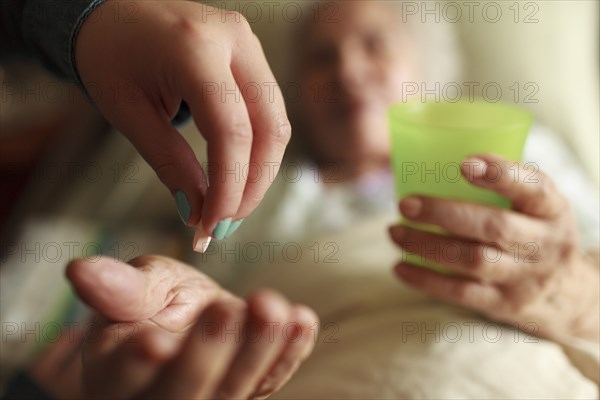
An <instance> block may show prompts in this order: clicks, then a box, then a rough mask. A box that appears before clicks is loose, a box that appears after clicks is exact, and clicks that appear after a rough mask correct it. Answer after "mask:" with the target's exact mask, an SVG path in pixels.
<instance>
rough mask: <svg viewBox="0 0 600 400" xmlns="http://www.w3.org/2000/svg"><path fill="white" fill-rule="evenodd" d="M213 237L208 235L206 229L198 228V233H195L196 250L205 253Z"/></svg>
mask: <svg viewBox="0 0 600 400" xmlns="http://www.w3.org/2000/svg"><path fill="white" fill-rule="evenodd" d="M211 239H212V238H211V237H210V236H206V233H205V232H204V229H202V228H196V233H194V251H196V252H198V253H204V252H205V251H206V249H208V245H209V244H210V240H211Z"/></svg>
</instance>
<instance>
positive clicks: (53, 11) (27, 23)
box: [0, 0, 106, 84]
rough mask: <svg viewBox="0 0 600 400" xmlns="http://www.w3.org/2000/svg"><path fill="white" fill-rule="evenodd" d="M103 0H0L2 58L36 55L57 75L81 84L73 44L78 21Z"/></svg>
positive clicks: (77, 31)
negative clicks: (17, 55)
mask: <svg viewBox="0 0 600 400" xmlns="http://www.w3.org/2000/svg"><path fill="white" fill-rule="evenodd" d="M104 1H106V0H59V1H56V0H0V3H1V4H2V5H1V6H0V12H1V18H0V21H1V22H2V28H0V35H1V37H0V43H1V53H2V55H1V56H2V58H8V57H11V56H13V55H16V54H21V55H29V56H34V57H36V58H38V59H39V60H40V61H41V62H42V63H43V64H44V65H45V66H46V67H47V68H48V69H50V70H51V71H52V72H54V73H56V74H57V75H59V76H61V77H63V78H66V79H68V80H71V81H75V82H77V83H79V84H81V82H80V80H79V77H78V74H77V68H76V66H75V53H74V45H75V40H76V38H77V34H78V33H79V29H80V28H81V25H82V23H83V22H84V21H85V19H86V18H87V17H88V16H89V15H90V13H91V12H92V11H94V9H96V7H98V6H99V5H100V4H102V3H103V2H104Z"/></svg>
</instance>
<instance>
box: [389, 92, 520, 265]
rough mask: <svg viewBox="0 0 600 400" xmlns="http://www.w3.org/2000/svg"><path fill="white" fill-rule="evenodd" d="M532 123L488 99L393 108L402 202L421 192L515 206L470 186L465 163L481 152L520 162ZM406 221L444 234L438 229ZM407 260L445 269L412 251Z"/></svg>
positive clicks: (393, 145)
mask: <svg viewBox="0 0 600 400" xmlns="http://www.w3.org/2000/svg"><path fill="white" fill-rule="evenodd" d="M531 123H532V116H531V114H530V113H529V112H528V111H526V110H523V109H521V108H519V107H516V106H513V105H508V104H504V103H488V102H485V101H483V100H477V101H473V102H470V101H458V102H454V103H444V102H442V103H439V102H438V103H434V102H431V103H428V102H408V103H399V104H394V105H392V106H391V108H390V110H389V124H390V131H391V152H392V153H391V160H392V169H393V172H394V179H395V185H396V196H397V198H398V200H401V199H403V198H404V197H407V196H409V195H413V194H418V195H427V196H435V197H441V198H446V199H459V200H468V201H472V202H477V203H482V204H488V205H491V206H496V207H502V208H510V201H509V200H508V199H506V198H504V197H502V196H500V195H499V194H497V193H495V192H493V191H491V190H485V189H480V188H477V187H475V186H473V185H471V184H469V183H468V182H467V180H466V179H465V178H463V177H462V175H461V172H460V164H461V162H462V161H463V160H464V159H465V158H466V157H468V156H470V155H473V154H477V153H494V154H497V155H500V156H503V157H505V158H508V159H510V160H514V161H521V158H522V155H523V148H524V145H525V139H526V138H527V133H528V132H529V128H530V127H531ZM401 222H402V223H403V224H406V225H410V226H413V227H417V228H419V229H422V230H427V231H432V232H438V233H443V231H442V230H441V228H439V227H436V226H431V225H424V224H414V223H409V222H408V221H401ZM405 260H406V261H407V262H410V263H413V264H417V265H422V266H426V267H431V268H434V269H436V270H438V271H443V272H445V271H446V269H445V268H444V267H442V266H441V265H439V264H437V263H434V262H432V261H429V260H425V259H423V258H421V257H420V256H417V255H415V254H412V253H407V254H406V258H405Z"/></svg>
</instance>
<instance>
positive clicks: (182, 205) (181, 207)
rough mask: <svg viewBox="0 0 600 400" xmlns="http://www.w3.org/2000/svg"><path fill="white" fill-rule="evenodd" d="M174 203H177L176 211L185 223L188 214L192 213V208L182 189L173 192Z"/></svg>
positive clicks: (188, 217) (188, 216)
mask: <svg viewBox="0 0 600 400" xmlns="http://www.w3.org/2000/svg"><path fill="white" fill-rule="evenodd" d="M175 204H177V211H178V212H179V216H180V217H181V220H182V221H183V223H184V224H186V225H187V222H188V220H189V219H190V215H192V208H191V207H190V203H189V201H188V199H187V196H186V195H185V193H183V192H182V191H179V192H177V193H175Z"/></svg>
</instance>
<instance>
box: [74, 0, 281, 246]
mask: <svg viewBox="0 0 600 400" xmlns="http://www.w3.org/2000/svg"><path fill="white" fill-rule="evenodd" d="M75 56H76V66H77V69H78V72H79V75H80V78H81V80H82V81H83V83H84V85H85V86H86V88H87V90H88V94H89V96H90V97H91V98H92V99H93V100H95V102H96V104H97V105H98V108H99V109H100V111H101V112H102V113H103V114H104V116H105V117H106V118H107V119H108V121H109V122H111V123H112V124H113V125H114V126H115V127H116V128H117V129H119V130H120V131H121V132H123V134H125V135H126V136H127V138H128V139H129V140H130V141H131V142H132V143H133V145H134V146H135V147H136V148H137V150H138V151H139V152H140V154H141V155H142V156H143V157H144V158H145V159H146V161H147V162H148V163H149V164H150V166H151V167H152V168H153V169H154V171H155V172H156V173H157V175H158V177H159V178H160V180H161V181H162V182H163V183H164V184H165V185H166V186H167V188H168V189H169V190H170V191H171V192H172V194H173V195H174V196H175V198H176V201H177V205H178V209H179V211H180V214H181V216H182V219H183V220H184V221H185V223H186V224H188V225H190V226H196V225H198V224H201V225H202V227H203V228H204V231H205V232H206V233H207V234H208V235H212V236H216V237H217V238H219V239H220V238H222V237H223V236H224V235H225V234H227V233H232V232H228V230H229V229H228V226H229V224H230V223H231V222H232V221H233V222H236V221H239V220H240V219H242V218H244V217H246V216H248V215H249V214H250V213H251V212H252V210H254V208H255V207H256V206H257V205H258V204H259V202H260V201H261V199H262V198H263V196H264V195H265V192H266V191H267V189H268V188H269V186H270V184H271V183H272V181H273V179H274V173H276V171H277V170H278V168H279V164H280V162H281V159H282V156H283V153H284V150H285V148H286V145H287V143H288V141H289V139H290V134H291V128H290V124H289V122H288V118H287V115H286V111H285V106H284V102H283V97H282V95H281V92H280V90H279V88H278V87H277V86H276V81H275V78H274V77H273V74H272V72H271V70H270V68H269V66H268V64H267V61H266V59H265V56H264V54H263V51H262V48H261V45H260V43H259V41H258V39H257V38H256V36H255V35H254V34H253V33H252V31H251V29H250V26H249V25H248V23H247V22H246V20H245V19H244V18H243V17H242V16H241V15H240V14H239V13H237V12H230V11H224V10H221V9H218V8H214V7H211V6H207V5H203V4H200V3H196V2H191V1H128V2H127V3H122V2H119V1H115V0H109V1H106V2H105V3H103V4H102V5H100V6H99V7H98V8H97V9H96V10H94V12H92V13H91V14H90V16H89V17H88V18H87V19H86V21H85V22H84V23H83V25H82V27H81V30H80V32H79V34H78V37H77V40H76V43H75ZM182 101H185V102H186V103H187V105H189V108H190V110H191V114H192V116H193V118H194V121H195V123H196V125H197V127H198V129H199V130H200V132H201V133H202V135H203V136H204V137H205V138H206V140H207V143H208V165H209V168H208V169H209V171H203V170H202V168H201V166H200V164H199V163H198V161H197V158H196V155H195V154H194V152H193V151H192V149H191V147H190V146H189V145H188V143H187V142H186V141H185V140H184V138H183V137H182V136H181V135H180V134H179V132H178V131H177V130H176V129H175V128H173V126H172V125H171V120H172V119H173V117H174V116H175V115H176V113H177V111H178V110H179V108H180V105H181V103H182ZM207 175H208V176H207ZM207 181H209V182H207ZM209 183H210V186H209ZM228 218H231V220H229V219H228ZM220 222H221V223H220ZM233 226H238V225H237V224H232V229H233ZM217 227H218V229H216V231H215V228H217Z"/></svg>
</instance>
